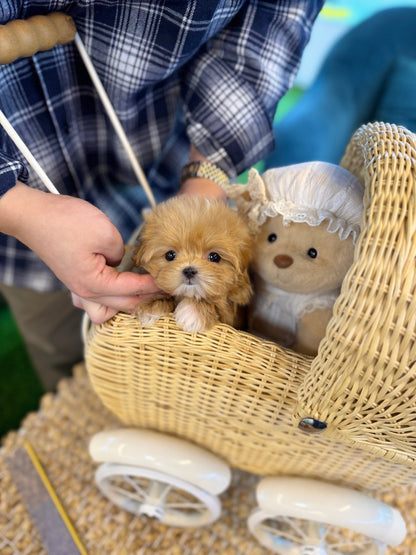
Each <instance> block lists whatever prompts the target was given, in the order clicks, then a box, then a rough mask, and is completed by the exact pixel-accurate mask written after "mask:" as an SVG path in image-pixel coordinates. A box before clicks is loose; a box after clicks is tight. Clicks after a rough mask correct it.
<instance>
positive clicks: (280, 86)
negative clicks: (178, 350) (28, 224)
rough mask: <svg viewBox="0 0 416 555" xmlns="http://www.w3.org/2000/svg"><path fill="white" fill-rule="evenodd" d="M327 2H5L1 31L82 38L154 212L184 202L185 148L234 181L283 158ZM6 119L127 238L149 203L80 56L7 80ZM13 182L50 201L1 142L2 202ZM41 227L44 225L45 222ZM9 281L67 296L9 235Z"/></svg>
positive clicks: (68, 52) (5, 276)
mask: <svg viewBox="0 0 416 555" xmlns="http://www.w3.org/2000/svg"><path fill="white" fill-rule="evenodd" d="M322 4H323V0H280V1H279V0H269V1H261V0H252V1H248V0H215V1H214V0H203V1H199V0H190V1H186V2H185V1H183V2H178V1H173V0H165V1H162V0H148V1H139V0H132V1H128V0H111V1H109V0H77V1H76V0H50V1H47V0H31V1H29V2H27V1H23V0H0V24H4V23H7V22H8V21H10V20H13V19H27V18H28V17H30V16H33V15H36V14H47V13H49V12H51V11H63V12H66V13H68V14H70V15H71V16H72V17H73V19H74V21H75V24H76V26H77V29H78V33H79V35H80V36H81V38H82V40H83V42H84V44H85V46H86V49H87V51H88V52H89V54H90V55H91V57H92V61H93V63H94V66H95V68H96V70H97V72H98V74H99V76H100V77H101V79H102V81H103V85H104V87H105V89H106V91H107V93H108V95H109V97H110V99H111V101H112V103H113V105H114V108H115V110H116V112H117V114H118V116H119V118H120V120H121V123H122V125H123V127H124V129H125V131H126V133H127V136H128V137H129V140H130V142H131V145H132V147H133V149H134V151H135V152H136V155H137V157H138V159H139V160H140V163H141V165H142V167H143V169H144V171H145V173H146V175H147V178H148V180H149V183H150V185H151V187H152V190H153V192H154V195H155V197H156V200H157V201H160V200H162V199H164V198H166V197H168V196H171V195H173V194H174V193H175V192H176V191H177V189H178V180H179V174H180V171H181V168H182V166H183V164H185V163H186V161H187V159H188V155H189V142H190V141H191V142H192V143H193V144H194V145H195V146H196V148H197V149H198V150H199V151H200V152H201V153H202V154H203V155H205V156H206V157H207V158H209V159H210V160H211V161H213V162H215V163H216V164H218V165H219V166H220V167H221V168H222V169H223V170H224V171H226V172H227V173H228V174H229V176H230V177H234V176H236V175H238V174H239V173H241V172H243V171H244V170H246V169H247V168H248V167H250V166H251V165H253V164H254V163H256V162H257V161H259V160H260V159H262V158H263V157H265V155H266V154H267V153H269V152H270V151H271V150H272V148H273V145H274V141H273V133H272V121H273V116H274V114H275V110H276V106H277V102H278V101H279V99H280V98H281V97H282V96H283V94H284V93H285V92H286V91H287V89H288V88H289V87H290V86H291V84H292V82H293V79H294V76H295V74H296V71H297V69H298V66H299V62H300V57H301V54H302V51H303V49H304V47H305V45H306V43H307V41H308V39H309V35H310V31H311V26H312V23H313V21H314V19H315V17H316V15H317V14H318V12H319V10H320V8H321V7H322ZM0 108H1V109H2V110H3V111H4V113H5V114H6V116H7V117H8V119H9V121H10V122H11V124H12V125H13V126H14V127H15V129H16V131H17V132H18V133H19V134H20V135H21V137H22V138H23V140H24V141H25V142H26V144H27V145H28V146H29V148H30V150H31V151H32V153H33V154H34V156H35V157H36V159H37V160H38V162H39V163H40V165H41V166H42V168H43V169H44V170H45V171H46V173H47V174H48V176H49V177H50V179H51V180H52V182H53V183H54V184H55V186H56V187H57V188H58V190H59V191H60V192H61V193H63V194H67V195H75V196H79V197H81V198H83V199H86V200H88V201H90V202H91V203H93V204H94V205H96V206H97V207H99V208H100V209H101V210H103V211H104V212H105V213H106V214H107V215H108V216H109V217H110V219H111V220H112V222H113V223H114V224H115V226H116V227H117V228H118V229H119V231H120V232H121V234H122V236H123V237H124V239H127V238H128V237H129V236H130V234H131V232H132V231H133V230H134V229H135V228H136V227H137V225H138V223H139V222H140V218H141V210H142V208H143V207H144V206H146V205H147V204H148V203H147V200H146V197H145V195H144V193H143V191H142V190H141V188H140V187H139V185H137V183H136V179H135V177H134V174H133V171H132V169H131V168H130V164H129V162H128V159H127V156H126V154H125V153H124V151H123V149H122V147H121V145H120V142H119V140H118V138H117V137H116V135H115V133H114V131H113V128H112V126H111V124H110V123H109V121H108V119H107V117H106V116H105V114H104V110H103V107H102V106H101V103H100V101H99V100H98V97H97V94H96V92H95V90H94V88H93V86H92V84H91V81H90V79H89V77H88V74H87V73H86V70H85V68H84V65H83V63H82V61H81V59H80V57H79V54H78V52H77V50H76V47H75V45H74V44H73V43H71V44H67V45H63V46H56V47H55V48H53V49H52V50H50V51H48V52H40V53H37V54H36V55H34V56H32V57H31V58H24V59H19V60H16V61H15V62H13V63H11V64H9V65H7V66H2V67H0ZM16 179H20V180H21V181H23V182H26V183H28V184H29V185H30V186H32V187H37V188H40V189H43V186H42V184H41V183H40V181H39V179H38V177H37V176H36V175H35V174H34V172H33V171H32V170H31V169H30V168H28V167H27V163H26V161H25V160H24V158H23V156H22V155H21V154H20V153H19V152H18V151H17V149H16V147H15V146H14V144H13V143H12V142H11V140H10V139H9V138H8V136H7V135H6V133H5V132H4V131H3V130H2V129H0V196H1V195H2V194H4V193H5V192H6V191H7V190H8V189H9V188H10V187H12V186H14V184H15V182H16ZM45 217H47V216H46V215H45ZM0 280H1V281H3V282H4V283H7V284H14V285H17V286H22V287H29V288H32V289H36V290H38V291H48V290H53V289H58V288H61V287H62V284H61V283H60V282H59V281H58V280H57V279H56V278H55V276H54V275H53V274H52V272H51V271H50V270H49V269H48V268H47V267H46V266H45V265H44V264H43V263H42V261H40V260H39V259H38V258H37V256H36V255H35V254H34V253H32V252H31V251H30V250H28V249H27V248H26V247H25V246H24V245H22V244H21V243H19V242H18V241H16V240H15V239H14V238H12V237H8V236H5V235H4V234H0Z"/></svg>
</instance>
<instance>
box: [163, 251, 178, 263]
mask: <svg viewBox="0 0 416 555" xmlns="http://www.w3.org/2000/svg"><path fill="white" fill-rule="evenodd" d="M165 258H166V260H167V261H168V262H172V260H175V258H176V252H175V251H168V252H167V253H166V254H165Z"/></svg>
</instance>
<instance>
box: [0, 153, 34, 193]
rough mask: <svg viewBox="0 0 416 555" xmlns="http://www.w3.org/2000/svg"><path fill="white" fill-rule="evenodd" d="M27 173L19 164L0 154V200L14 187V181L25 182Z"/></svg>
mask: <svg viewBox="0 0 416 555" xmlns="http://www.w3.org/2000/svg"><path fill="white" fill-rule="evenodd" d="M27 178H28V172H27V170H26V168H25V167H24V166H23V164H22V163H21V162H19V161H18V160H13V159H12V158H9V156H7V155H6V154H3V153H0V198H1V197H2V196H3V195H4V193H7V191H8V190H9V189H11V188H12V187H14V186H15V185H16V181H17V180H18V179H19V180H20V181H23V182H25V181H27Z"/></svg>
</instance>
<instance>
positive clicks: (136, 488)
mask: <svg viewBox="0 0 416 555" xmlns="http://www.w3.org/2000/svg"><path fill="white" fill-rule="evenodd" d="M123 478H124V481H125V482H127V483H128V484H129V485H130V486H131V487H132V488H133V489H134V491H135V492H136V493H138V494H139V496H140V497H141V498H143V499H146V497H147V492H146V491H145V490H144V489H143V487H142V486H141V485H140V483H139V481H138V480H137V479H136V480H134V479H133V477H132V476H124V477H123Z"/></svg>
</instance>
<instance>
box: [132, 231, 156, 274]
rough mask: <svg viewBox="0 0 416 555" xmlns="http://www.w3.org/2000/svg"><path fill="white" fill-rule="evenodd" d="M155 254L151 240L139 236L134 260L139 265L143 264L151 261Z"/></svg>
mask: <svg viewBox="0 0 416 555" xmlns="http://www.w3.org/2000/svg"><path fill="white" fill-rule="evenodd" d="M152 256H153V249H152V248H151V246H150V244H149V241H147V240H146V239H145V238H144V237H142V236H139V238H138V239H137V244H136V248H135V250H134V253H133V262H134V265H135V266H137V267H140V266H143V267H144V265H145V264H147V263H148V262H149V260H150V259H151V258H152Z"/></svg>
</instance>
